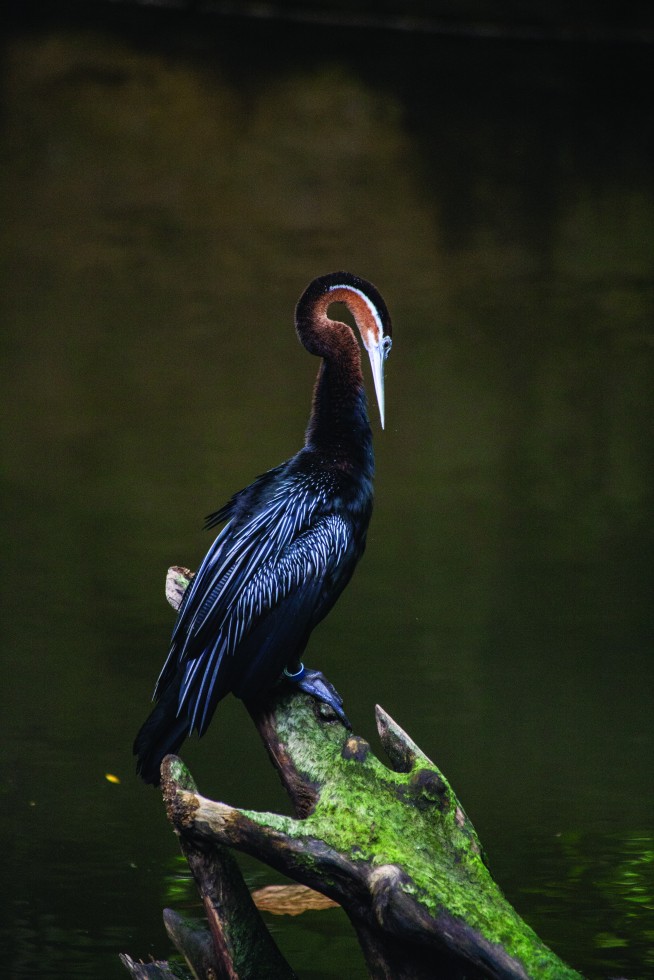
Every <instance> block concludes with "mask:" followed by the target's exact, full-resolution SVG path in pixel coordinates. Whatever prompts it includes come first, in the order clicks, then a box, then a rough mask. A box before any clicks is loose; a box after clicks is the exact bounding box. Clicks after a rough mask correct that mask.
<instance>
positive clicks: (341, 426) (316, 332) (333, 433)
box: [297, 291, 372, 457]
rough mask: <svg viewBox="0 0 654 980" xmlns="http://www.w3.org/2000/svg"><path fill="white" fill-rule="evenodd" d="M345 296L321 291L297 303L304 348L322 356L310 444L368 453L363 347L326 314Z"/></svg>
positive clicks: (308, 436)
mask: <svg viewBox="0 0 654 980" xmlns="http://www.w3.org/2000/svg"><path fill="white" fill-rule="evenodd" d="M345 299H347V300H348V306H350V305H351V298H350V296H349V295H348V296H346V295H345V294H344V295H343V296H341V295H340V294H339V292H338V291H333V292H332V293H331V294H326V295H322V296H319V297H317V298H315V299H314V300H313V302H312V303H311V304H310V305H309V306H308V307H307V308H298V311H297V331H298V335H299V337H300V340H301V341H302V343H303V345H304V346H305V348H306V349H307V350H308V351H309V352H310V353H312V354H317V355H318V356H319V357H322V364H321V365H320V370H319V371H318V377H317V379H316V384H315V387H314V392H313V404H312V407H311V417H310V419H309V425H308V427H307V433H306V444H307V446H308V447H310V448H314V449H323V450H326V451H333V452H335V453H340V454H341V455H343V456H345V455H350V456H356V457H359V454H360V452H361V453H362V454H363V456H364V457H367V456H368V454H369V449H370V443H371V440H372V436H371V433H370V425H369V422H368V412H367V406H366V396H365V391H364V387H363V373H362V371H361V353H360V348H359V344H358V342H357V339H356V337H355V336H354V333H353V331H352V330H351V328H350V327H349V326H347V324H345V323H341V322H340V321H338V320H332V319H330V317H329V316H328V315H327V310H328V308H329V306H330V305H331V304H332V303H334V302H338V301H343V300H345Z"/></svg>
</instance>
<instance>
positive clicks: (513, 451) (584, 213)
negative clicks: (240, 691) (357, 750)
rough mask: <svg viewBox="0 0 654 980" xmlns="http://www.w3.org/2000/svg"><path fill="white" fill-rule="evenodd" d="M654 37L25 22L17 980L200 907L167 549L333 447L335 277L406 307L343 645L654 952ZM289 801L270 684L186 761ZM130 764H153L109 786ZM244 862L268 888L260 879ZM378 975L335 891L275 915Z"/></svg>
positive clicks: (502, 835) (339, 627)
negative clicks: (266, 740)
mask: <svg viewBox="0 0 654 980" xmlns="http://www.w3.org/2000/svg"><path fill="white" fill-rule="evenodd" d="M650 60H651V51H650V50H647V49H639V48H629V47H622V48H621V47H611V46H606V47H600V46H596V47H589V48H584V47H572V46H570V47H565V46H563V47H561V46H549V45H547V44H541V45H533V46H529V45H515V46H512V45H502V44H500V43H497V42H496V43H492V44H483V43H479V42H476V43H475V42H463V41H460V42H459V41H452V40H447V39H438V38H426V37H425V38H419V37H414V36H410V35H406V36H405V35H397V34H382V33H379V34H370V33H368V34H364V33H362V34H355V35H354V36H346V35H343V34H342V33H339V32H337V31H331V32H330V31H326V32H325V31H323V32H322V33H319V32H316V31H315V30H314V29H310V28H305V29H304V28H293V29H289V28H284V29H281V28H276V27H274V26H272V25H270V24H266V23H263V24H260V25H241V26H239V25H236V24H232V23H230V22H228V21H222V20H217V21H209V22H206V23H205V24H203V25H201V29H200V30H195V29H194V28H193V21H192V20H191V19H190V18H189V19H188V20H185V19H183V18H182V19H167V18H165V17H160V16H157V15H155V14H144V15H142V16H141V17H139V18H131V19H128V17H127V16H126V15H125V14H124V13H122V12H120V11H117V12H116V13H115V15H114V22H113V24H110V23H97V22H96V23H95V24H93V23H92V22H90V21H81V20H79V19H78V20H75V19H72V20H69V21H66V22H60V23H57V22H54V23H46V22H43V21H41V22H40V23H39V24H37V25H33V26H32V27H31V28H30V29H27V28H26V27H25V26H24V25H21V24H20V23H18V24H14V25H12V29H11V31H10V32H9V38H8V40H7V41H6V42H4V72H3V80H4V86H3V96H2V172H1V177H0V187H1V190H0V193H1V197H2V214H3V217H2V222H1V227H0V241H1V248H2V277H3V282H2V288H1V290H0V309H1V317H2V324H3V325H2V332H1V334H0V345H1V350H2V361H1V365H2V368H1V370H2V375H1V384H0V398H1V399H2V430H3V466H2V483H1V490H2V513H3V517H4V521H3V525H4V530H5V538H4V540H5V544H4V549H3V550H4V555H5V581H4V588H3V590H2V597H3V610H4V616H3V623H4V630H3V633H4V641H3V644H2V654H1V658H2V660H1V663H2V675H3V678H2V691H3V698H2V704H3V710H2V731H3V735H2V742H1V753H2V755H1V761H0V791H1V793H2V807H1V809H0V840H1V841H2V842H3V844H4V860H3V871H4V876H3V887H2V909H1V914H0V935H1V936H2V950H1V957H0V959H1V962H2V964H3V966H2V971H1V972H2V975H3V976H9V977H11V978H20V980H23V978H28V977H55V978H56V977H89V978H90V977H94V978H102V980H104V978H113V977H120V976H123V975H124V976H126V974H124V973H123V971H122V968H121V967H120V965H119V964H118V961H117V952H118V951H128V952H130V953H131V954H132V955H134V956H137V957H139V956H140V957H143V958H147V957H148V956H149V954H150V953H152V954H153V955H156V956H166V955H168V954H169V952H170V947H169V944H168V941H167V939H166V936H165V933H164V930H163V926H162V923H161V909H162V908H163V907H164V906H165V905H173V906H175V907H177V908H182V907H184V908H186V907H188V906H190V905H192V904H193V901H194V898H193V893H192V890H191V889H189V888H187V887H186V885H185V883H184V881H183V878H180V874H182V872H183V869H182V867H181V865H180V864H179V861H178V859H177V846H176V841H175V839H174V837H173V835H172V834H171V832H170V830H169V828H168V825H167V823H166V820H165V817H164V814H163V809H162V806H161V803H160V799H159V797H158V794H157V793H155V792H154V791H151V790H148V789H146V788H145V787H144V786H142V785H140V784H139V783H138V782H137V780H136V779H135V777H134V775H133V763H132V758H131V742H132V738H133V735H134V733H135V731H136V729H137V727H138V726H139V724H140V723H141V721H142V720H143V718H144V717H145V714H146V713H147V711H148V706H149V696H150V692H151V689H152V686H153V683H154V680H155V678H156V676H157V673H158V671H159V668H160V666H161V663H162V661H163V657H164V656H165V653H166V649H167V642H168V637H169V632H170V628H171V625H172V614H171V611H170V610H169V609H168V607H167V605H166V603H165V601H164V598H163V580H164V575H165V570H166V568H167V567H168V565H170V564H173V563H178V562H179V563H183V564H187V565H189V566H195V565H197V563H198V561H199V560H200V559H201V557H202V555H203V553H204V549H205V548H206V546H207V545H208V543H209V539H208V537H207V536H206V535H205V534H204V533H203V532H202V531H201V525H202V518H203V515H204V514H206V513H208V512H209V511H211V510H214V509H215V508H216V507H217V506H219V505H220V504H221V503H223V502H224V501H225V499H226V498H227V497H228V496H229V495H230V494H231V493H232V492H233V491H234V490H235V489H238V488H239V487H240V486H243V485H244V484H245V483H248V482H249V481H250V480H251V479H252V478H253V477H254V475H255V474H257V473H259V472H261V471H262V470H264V469H267V468H268V467H270V466H272V465H274V464H276V463H277V462H279V461H280V460H281V459H283V458H285V457H286V456H288V455H290V454H291V453H293V452H295V451H296V449H297V448H298V447H299V445H300V444H301V440H302V436H303V430H304V425H305V421H306V417H307V413H308V408H309V400H310V391H311V385H312V381H313V376H314V374H315V370H316V363H315V362H314V361H313V359H311V358H310V357H308V356H307V355H306V354H305V353H304V351H303V350H302V349H301V348H300V346H299V345H298V344H297V341H296V339H295V336H294V332H293V325H292V310H293V306H294V303H295V300H296V299H297V296H298V295H299V293H300V292H301V290H302V289H303V287H304V285H305V284H306V283H307V282H308V280H309V279H311V278H312V277H313V276H315V275H317V274H320V273H323V272H327V271H331V270H333V269H336V268H347V269H351V270H352V271H355V272H357V273H359V274H361V275H363V276H366V277H368V278H370V279H372V280H373V281H374V282H375V283H376V284H377V285H378V286H379V288H380V290H381V291H382V293H383V294H384V296H385V298H386V300H387V302H388V305H389V307H390V309H391V312H392V314H393V318H394V325H395V330H394V334H395V344H394V348H393V352H392V356H391V359H390V360H389V362H388V373H387V429H386V432H384V433H381V432H380V431H379V430H378V427H377V431H376V447H377V459H378V477H377V504H376V511H375V515H374V518H373V525H372V528H371V533H370V536H369V545H368V551H367V554H366V557H365V560H364V562H363V563H362V565H361V567H360V569H359V570H358V572H357V575H356V576H355V579H354V580H353V582H352V584H351V586H350V588H349V589H348V591H347V593H346V595H344V596H343V598H342V599H341V601H340V603H339V604H338V606H337V607H336V609H335V610H334V612H333V613H332V615H331V616H330V617H329V619H328V620H327V621H326V622H325V623H324V624H323V625H322V626H321V628H320V629H319V630H318V631H317V632H316V634H315V635H314V638H313V641H312V644H311V647H310V651H311V653H310V657H309V658H308V659H309V661H310V662H311V663H312V664H313V665H316V666H321V667H323V668H324V669H325V670H326V672H327V673H328V675H329V676H330V678H331V679H332V680H333V681H334V683H335V684H336V685H337V687H338V689H339V690H340V692H341V693H342V694H343V695H344V697H345V701H346V706H347V710H348V713H349V715H350V717H351V719H352V721H353V723H354V727H355V729H356V730H357V731H358V732H360V733H361V734H363V735H365V736H367V737H371V736H372V735H373V730H374V725H373V706H374V704H375V703H376V702H379V703H381V704H382V705H383V706H384V707H385V708H386V709H387V710H388V711H390V713H391V714H392V715H393V716H394V717H395V718H396V719H397V720H398V721H399V722H400V724H402V725H403V726H404V727H405V728H407V729H408V731H409V732H410V733H411V735H412V736H413V738H414V739H415V740H416V741H417V742H418V743H419V744H420V745H421V746H422V748H423V749H424V750H425V751H426V752H427V753H428V754H429V755H430V756H432V757H433V758H434V760H435V761H436V762H437V763H438V764H439V765H440V767H441V768H442V769H443V771H444V772H445V773H446V775H447V776H448V777H449V779H450V780H451V782H452V783H453V785H454V787H455V789H456V791H457V793H458V795H459V797H460V798H461V800H462V802H463V804H464V805H465V807H466V809H467V811H468V813H469V815H470V817H471V818H472V820H473V821H474V823H475V825H476V827H477V829H478V831H479V833H480V836H481V838H482V841H483V842H484V845H485V847H486V850H487V852H488V854H489V858H490V862H491V867H492V869H493V871H494V874H495V877H496V878H497V880H498V882H499V883H500V884H501V886H502V887H503V889H504V890H505V891H506V893H507V895H508V896H509V898H510V899H511V901H512V902H513V903H514V904H515V905H516V907H517V908H518V910H519V911H520V912H521V914H523V915H524V916H525V918H526V919H527V920H528V921H529V922H530V923H531V924H532V925H533V926H534V928H535V929H536V931H537V932H538V933H539V934H540V935H541V936H542V937H543V938H544V939H545V940H546V941H547V942H548V943H549V944H551V945H552V946H553V947H554V948H555V949H556V950H557V952H559V954H560V955H561V956H562V957H563V958H565V959H567V960H569V961H570V962H571V964H572V965H574V966H576V967H577V968H578V969H580V970H581V971H583V972H584V973H585V974H586V975H588V976H592V977H600V976H607V975H613V976H616V975H620V976H626V977H630V978H633V980H637V978H645V977H652V976H654V952H653V948H654V884H653V882H652V877H653V869H654V831H653V827H652V812H653V804H654V792H653V787H654V778H653V776H654V773H653V767H652V758H653V756H654V733H653V727H654V725H653V710H652V709H653V698H652V695H653V686H654V685H653V683H652V682H653V675H654V669H653V658H652V643H653V633H654V631H653V628H652V627H653V624H654V615H653V607H652V586H653V578H654V575H653V570H654V560H653V554H654V549H653V544H654V542H653V537H654V534H653V530H652V528H653V520H652V518H653V517H654V500H653V487H654V472H653V470H654V467H653V462H654V452H653V447H652V419H653V418H654V371H653V364H654V332H653V328H652V312H653V306H654V304H653V302H652V292H653V290H652V280H653V277H652V272H653V265H654V261H653V250H652V241H653V232H654V189H653V184H652V162H653V161H652V154H651V136H652V128H651V101H650V96H649V84H648V83H649V81H650V80H651V79H648V74H649V73H650V71H649V66H648V65H649V61H650ZM184 758H185V760H186V761H187V762H188V763H189V765H190V767H191V769H192V771H193V773H194V775H195V777H196V779H197V781H198V783H199V785H200V787H201V788H202V790H203V791H204V792H205V793H206V794H207V795H213V796H215V797H216V798H219V799H223V800H225V801H227V802H230V803H233V804H239V805H241V804H242V805H248V806H253V807H259V808H262V809H273V808H280V807H282V808H283V807H284V806H285V802H284V800H283V798H282V794H281V790H280V789H279V788H278V787H277V785H276V779H275V776H274V775H273V774H272V773H271V772H270V771H269V766H268V764H267V761H266V759H265V757H264V754H263V750H262V749H261V748H260V746H259V744H258V742H257V738H256V736H255V734H254V732H253V730H252V729H251V726H250V724H249V721H248V718H247V717H246V715H245V712H244V711H243V709H242V707H241V706H240V704H239V703H238V702H235V701H231V702H228V703H225V704H224V705H222V706H221V708H220V711H219V713H218V714H217V716H216V718H215V720H214V723H213V726H212V729H211V731H210V733H209V735H208V736H207V737H206V738H205V739H204V740H203V741H202V742H197V741H195V742H193V743H190V744H188V745H187V746H186V747H185V749H184ZM105 773H113V774H115V775H117V776H118V777H119V778H120V780H121V781H120V783H119V784H110V783H109V782H108V781H107V780H106V779H105ZM246 868H247V873H248V876H249V879H250V881H251V882H253V883H254V882H259V883H267V882H269V881H271V880H274V878H273V876H272V875H271V874H269V873H268V872H267V871H266V870H265V869H263V868H261V867H259V866H258V865H255V864H254V862H248V863H247V864H246ZM272 928H273V929H274V930H275V932H276V935H277V936H278V938H279V941H280V943H281V944H282V945H283V948H284V949H285V950H286V951H287V954H288V956H289V958H290V959H291V961H292V963H293V964H294V966H295V967H296V969H297V970H298V972H299V973H300V975H301V976H302V977H303V978H312V980H327V978H336V977H348V978H354V980H356V978H359V977H362V976H363V975H364V973H363V969H362V966H361V961H360V957H359V954H358V950H357V947H356V943H355V942H354V940H353V939H352V938H351V935H350V931H349V927H348V925H347V922H346V920H345V917H344V915H342V914H341V913H340V912H325V913H309V914H306V915H305V916H303V917H301V918H300V919H294V920H287V919H275V920H273V921H272Z"/></svg>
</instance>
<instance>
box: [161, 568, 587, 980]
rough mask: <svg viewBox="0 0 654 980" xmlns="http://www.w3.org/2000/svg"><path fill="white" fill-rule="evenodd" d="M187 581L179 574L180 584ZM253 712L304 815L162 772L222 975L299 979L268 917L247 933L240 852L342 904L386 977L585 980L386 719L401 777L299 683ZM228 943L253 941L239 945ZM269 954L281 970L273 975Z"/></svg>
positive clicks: (180, 767) (391, 756) (385, 740)
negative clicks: (244, 804) (535, 925)
mask: <svg viewBox="0 0 654 980" xmlns="http://www.w3.org/2000/svg"><path fill="white" fill-rule="evenodd" d="M184 573H185V570H181V569H175V570H171V575H174V576H176V580H177V582H178V584H179V582H180V581H183V580H184V577H185V575H184ZM169 581H170V580H169ZM182 591H183V590H182ZM178 592H179V595H181V594H182V592H181V591H179V590H178ZM248 708H249V711H250V714H251V716H252V718H253V720H254V722H255V724H256V726H257V728H258V730H259V734H260V735H261V738H262V739H263V741H264V744H265V745H266V748H267V750H268V753H269V756H270V759H271V762H272V764H273V765H274V766H275V768H276V769H277V771H278V773H279V775H280V777H281V780H282V783H283V784H284V787H285V788H286V790H287V792H288V794H289V797H290V799H291V802H292V804H293V808H294V812H295V816H294V817H288V816H281V815H278V814H275V813H260V812H256V811H252V810H243V809H238V808H235V807H231V806H229V805H228V804H226V803H221V802H215V801H212V800H209V799H206V798H205V797H204V796H202V795H201V794H200V793H199V792H198V791H197V789H196V787H195V785H194V783H193V780H192V779H191V777H190V775H189V773H188V771H187V770H186V768H185V766H184V764H183V763H182V762H181V760H179V759H178V758H176V757H174V756H167V757H166V758H165V759H164V761H163V764H162V769H161V771H162V788H163V794H164V800H165V804H166V810H167V813H168V817H169V819H170V821H171V822H172V824H173V827H174V828H175V830H176V832H177V833H178V835H179V837H180V841H181V843H182V849H183V851H184V854H185V855H186V857H187V859H188V860H189V863H190V865H191V870H192V871H193V874H194V876H195V878H196V881H197V882H198V884H199V887H200V893H201V895H202V897H203V901H204V905H205V910H206V911H207V912H208V917H209V924H210V929H211V934H212V936H213V940H214V952H215V954H216V961H215V962H214V965H213V966H212V969H213V970H216V971H217V972H215V973H214V974H213V975H215V976H218V977H228V978H232V977H234V978H243V980H244V978H246V977H248V978H253V977H258V976H265V977H271V978H272V977H277V976H279V977H290V976H292V971H291V970H290V967H288V965H287V964H285V963H284V962H283V960H282V959H281V954H279V952H278V951H277V950H276V948H275V950H274V952H273V953H272V954H269V951H268V950H267V948H266V944H265V942H263V941H262V940H261V935H262V933H261V929H262V928H263V929H264V930H265V926H264V925H263V922H262V920H261V919H259V917H258V913H257V912H256V910H254V908H253V907H252V909H251V910H249V911H248V913H247V925H246V923H245V920H244V919H243V917H242V916H243V911H242V910H243V907H244V906H243V895H242V888H244V887H245V886H242V885H238V884H236V883H235V882H236V881H237V880H238V873H237V870H236V868H235V865H231V864H229V865H228V867H227V872H226V874H224V870H223V861H224V859H225V858H226V857H227V858H229V857H230V856H229V854H228V852H226V851H225V848H234V849H236V850H240V851H243V852H244V853H247V854H250V855H253V856H254V857H257V858H258V859H260V860H262V861H265V862H267V863H268V864H269V865H271V867H273V868H275V869H276V870H278V871H281V872H283V873H284V874H285V875H287V876H288V877H290V878H293V879H295V880H296V881H298V882H300V883H301V884H304V885H307V886H309V887H310V888H313V889H315V890H317V891H319V892H321V893H322V894H324V895H326V896H327V897H328V898H331V899H332V900H333V901H335V902H337V903H339V904H340V905H342V907H343V908H344V910H345V912H346V913H347V915H348V917H349V919H350V921H351V923H352V925H353V927H354V929H355V931H356V934H357V937H358V939H359V942H360V945H361V948H362V951H363V955H364V957H365V960H366V963H367V966H368V971H369V974H370V976H371V977H372V978H373V980H381V978H385V980H388V978H392V980H428V978H434V977H444V978H445V977H446V978H448V980H463V978H465V980H484V978H506V980H525V978H534V980H536V978H543V980H546V978H549V980H554V978H556V980H572V978H575V977H576V978H578V977H579V976H580V974H578V973H577V972H576V971H574V970H573V969H571V968H570V967H568V966H566V964H564V963H563V962H562V961H561V960H560V959H559V958H558V957H557V956H556V955H555V954H554V953H553V952H552V951H551V950H550V949H548V948H547V946H545V944H544V943H543V942H542V941H541V940H540V939H539V938H538V936H536V934H535V933H534V931H533V930H532V929H531V928H530V927H529V926H528V925H527V924H526V923H525V922H524V921H523V919H522V918H521V917H520V916H519V915H518V913H517V912H516V911H515V910H514V909H513V908H512V906H511V905H510V904H509V902H507V900H506V899H505V897H504V896H503V894H502V892H501V891H500V889H499V887H498V886H497V884H496V883H495V882H494V880H493V878H492V877H491V875H490V872H489V871H488V868H487V865H486V862H485V859H484V854H483V851H482V847H481V844H480V842H479V838H478V837H477V834H476V832H475V830H474V827H473V826H472V823H471V822H470V820H469V819H468V817H467V815H466V813H465V812H464V810H463V808H462V806H461V804H460V803H459V801H458V799H457V797H456V795H455V793H454V791H453V790H452V788H451V786H450V785H449V783H448V781H447V780H446V778H445V777H444V775H443V774H442V773H441V772H440V770H439V769H438V768H437V767H436V766H435V765H434V763H433V762H432V761H431V760H430V759H429V758H428V757H427V756H426V755H425V754H424V753H423V752H422V751H421V750H420V749H419V748H418V746H417V745H416V744H415V743H414V742H413V741H412V740H411V739H410V738H409V736H408V735H407V734H406V733H405V732H404V731H403V730H402V729H401V728H400V727H399V725H397V724H396V722H394V721H393V719H392V718H391V717H390V716H389V715H388V714H387V713H386V712H385V711H384V710H383V709H382V708H380V707H377V709H376V718H377V729H378V732H379V736H380V739H381V742H382V746H383V748H384V751H385V753H386V755H387V756H388V760H389V762H390V766H387V765H385V764H383V763H382V762H381V761H380V760H379V759H377V758H376V757H375V755H374V754H373V753H372V751H371V749H370V746H369V744H368V743H367V742H366V741H365V740H364V739H363V738H361V737H359V736H357V735H353V734H352V733H351V732H350V731H348V730H347V729H346V728H345V727H344V726H343V725H342V723H341V722H340V721H339V720H338V718H337V717H336V716H335V714H334V712H333V711H332V709H331V708H329V707H328V706H326V705H324V704H319V703H318V702H317V701H315V700H314V699H313V698H311V697H309V696H308V695H305V694H303V693H301V692H298V691H297V690H295V689H293V688H291V687H290V686H289V685H288V684H286V683H280V685H279V686H278V687H277V688H275V689H274V690H273V691H272V692H271V693H270V695H269V696H268V697H267V698H266V700H265V701H263V702H261V703H259V704H256V705H255V704H250V705H248ZM214 855H218V858H214V857H213V856H214ZM232 860H233V859H232ZM198 868H200V871H198ZM232 889H234V891H235V892H236V893H237V894H240V896H241V897H240V898H239V899H238V900H234V899H233V897H232ZM248 897H249V896H248ZM252 912H253V913H254V915H252ZM216 919H217V920H218V924H216ZM257 919H258V924H256V920H257ZM250 930H252V936H254V937H257V938H256V940H255V939H249V940H246V942H245V945H246V946H252V945H257V949H258V952H257V957H258V960H257V964H258V965H257V966H256V967H255V966H253V965H252V962H250V964H249V965H248V966H246V967H244V966H243V964H242V963H239V961H238V957H239V952H238V949H239V944H242V940H243V935H244V932H245V933H248V935H249V934H250ZM226 935H237V936H238V937H239V941H238V942H236V943H234V942H232V943H231V944H230V942H228V941H225V936H226ZM177 945H178V947H180V948H181V945H180V942H177ZM268 955H271V956H272V959H271V960H270V964H271V965H267V964H266V965H265V967H264V965H263V964H264V962H265V959H266V957H267V956H268ZM187 959H188V950H187ZM274 970H277V971H279V972H274ZM284 970H285V971H286V972H284ZM248 971H250V972H248ZM196 975H198V976H211V975H212V974H211V973H209V972H196Z"/></svg>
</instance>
